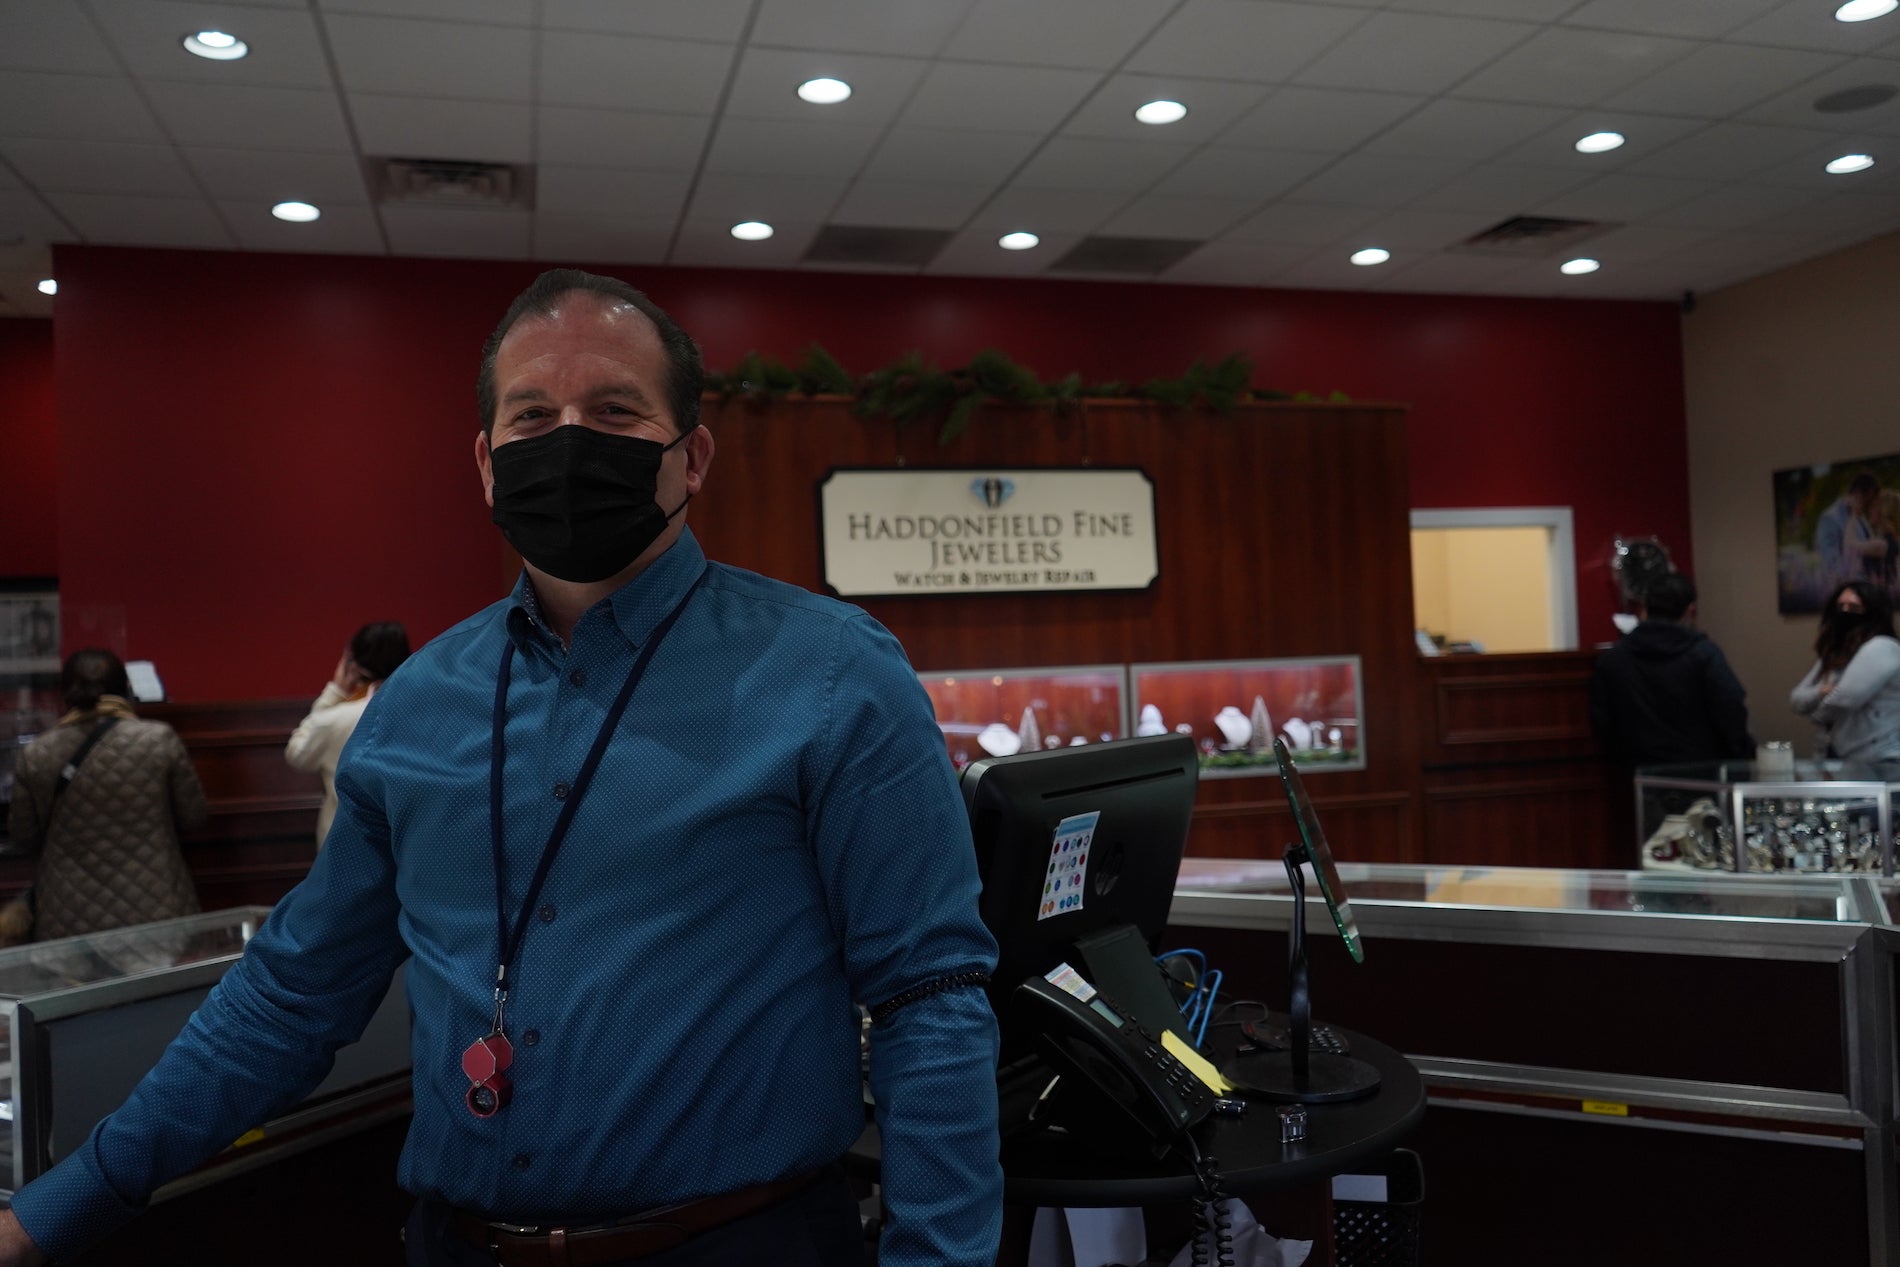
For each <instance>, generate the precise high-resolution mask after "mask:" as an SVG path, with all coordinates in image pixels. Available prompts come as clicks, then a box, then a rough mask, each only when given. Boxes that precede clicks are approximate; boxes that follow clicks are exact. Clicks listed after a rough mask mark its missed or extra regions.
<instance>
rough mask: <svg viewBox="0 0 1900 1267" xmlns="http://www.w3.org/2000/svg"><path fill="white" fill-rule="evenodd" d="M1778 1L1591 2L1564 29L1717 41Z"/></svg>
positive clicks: (1574, 12) (1567, 18)
mask: <svg viewBox="0 0 1900 1267" xmlns="http://www.w3.org/2000/svg"><path fill="white" fill-rule="evenodd" d="M1780 3H1781V0H1668V3H1666V4H1658V3H1657V2H1656V0H1590V2H1589V3H1588V4H1585V5H1583V6H1582V7H1580V8H1577V9H1574V10H1572V11H1571V12H1570V13H1568V14H1566V15H1565V16H1564V25H1565V26H1588V27H1595V28H1597V29H1598V30H1603V31H1640V32H1642V33H1643V34H1645V35H1681V36H1686V37H1688V38H1690V39H1708V40H1713V39H1720V38H1721V37H1722V36H1724V35H1727V34H1728V33H1729V32H1730V31H1733V30H1735V29H1736V28H1737V27H1740V26H1745V25H1746V24H1747V23H1749V22H1750V21H1753V20H1754V19H1755V18H1758V17H1760V16H1761V15H1762V14H1764V13H1766V12H1768V10H1770V9H1772V8H1774V7H1775V6H1776V5H1777V4H1780Z"/></svg>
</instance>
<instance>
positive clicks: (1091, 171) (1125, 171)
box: [1012, 136, 1192, 193]
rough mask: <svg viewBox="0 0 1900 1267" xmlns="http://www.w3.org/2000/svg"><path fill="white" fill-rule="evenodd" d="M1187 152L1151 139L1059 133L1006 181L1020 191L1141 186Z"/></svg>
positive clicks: (1163, 173) (1154, 178)
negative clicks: (1138, 140) (1144, 141)
mask: <svg viewBox="0 0 1900 1267" xmlns="http://www.w3.org/2000/svg"><path fill="white" fill-rule="evenodd" d="M1191 152H1192V147H1191V146H1186V145H1167V144H1164V143H1162V142H1159V141H1151V142H1149V143H1148V144H1146V145H1142V144H1138V143H1136V142H1133V141H1102V140H1097V139H1095V138H1093V137H1070V136H1059V137H1057V138H1056V139H1054V140H1053V141H1050V142H1049V143H1048V144H1047V145H1044V146H1043V147H1042V148H1041V149H1040V150H1038V151H1037V152H1036V156H1035V157H1034V158H1032V159H1030V160H1029V161H1028V162H1027V163H1025V164H1024V165H1023V169H1022V170H1021V171H1020V172H1018V173H1017V174H1016V178H1015V180H1014V181H1013V182H1012V183H1013V184H1014V185H1015V187H1017V188H1020V189H1125V190H1128V191H1129V192H1131V193H1132V192H1133V191H1135V190H1138V189H1146V188H1147V187H1148V186H1149V185H1152V184H1154V182H1155V181H1157V180H1159V179H1160V178H1161V177H1162V176H1163V175H1165V174H1166V173H1167V172H1168V170H1169V169H1170V168H1172V167H1174V166H1175V165H1177V164H1178V163H1180V162H1181V160H1182V159H1184V158H1186V157H1187V156H1188V155H1189V154H1190V153H1191Z"/></svg>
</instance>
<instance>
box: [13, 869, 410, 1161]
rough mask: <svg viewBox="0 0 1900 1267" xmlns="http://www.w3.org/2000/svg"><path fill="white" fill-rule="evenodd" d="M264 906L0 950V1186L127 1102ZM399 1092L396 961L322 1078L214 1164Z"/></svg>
mask: <svg viewBox="0 0 1900 1267" xmlns="http://www.w3.org/2000/svg"><path fill="white" fill-rule="evenodd" d="M269 913H270V912H269V908H267V907H261V906H247V907H239V908H236V909H233V910H227V911H212V912H207V913H205V914H202V915H192V916H187V917H185V918H183V919H175V920H163V921H160V922H158V923H154V924H139V925H134V926H133V927H130V928H120V929H113V930H111V931H109V932H100V933H93V934H89V935H87V936H83V937H68V938H64V939H62V940H59V941H48V942H35V943H31V944H29V945H25V946H15V947H11V948H9V949H6V950H0V1013H3V1014H4V1017H5V1021H6V1024H5V1026H4V1027H3V1028H0V1084H3V1085H0V1119H4V1120H0V1154H3V1156H0V1164H4V1169H3V1170H0V1196H4V1195H7V1194H11V1193H12V1192H15V1191H17V1190H18V1189H19V1188H20V1187H21V1186H22V1185H24V1184H25V1183H27V1182H28V1181H29V1180H31V1179H33V1178H34V1177H35V1176H36V1175H39V1174H40V1173H41V1172H43V1171H44V1170H46V1169H47V1168H48V1167H50V1166H52V1165H53V1164H54V1163H56V1162H57V1161H59V1160H60V1159H61V1158H62V1157H64V1156H66V1154H68V1153H70V1152H71V1151H72V1150H73V1149H74V1148H76V1147H78V1146H79V1144H80V1143H81V1142H82V1141H84V1140H85V1138H86V1136H87V1135H88V1134H89V1133H90V1132H91V1130H92V1128H93V1125H94V1124H95V1123H97V1122H98V1121H99V1120H100V1119H101V1118H103V1117H105V1116H106V1115H107V1114H109V1113H111V1112H112V1111H113V1110H114V1109H116V1108H117V1107H118V1106H119V1105H120V1103H122V1102H123V1101H124V1099H125V1097H126V1096H127V1095H128V1094H129V1093H130V1092H131V1090H132V1088H133V1087H134V1086H136V1085H137V1084H138V1081H139V1079H141V1078H143V1077H144V1076H145V1074H146V1072H147V1071H148V1070H150V1069H151V1067H152V1066H153V1065H154V1064H155V1063H157V1060H158V1057H159V1055H160V1054H161V1053H162V1052H163V1051H164V1050H165V1047H166V1046H167V1045H168V1044H169V1043H170V1042H171V1040H172V1039H173V1038H175V1037H176V1036H177V1035H178V1032H179V1030H180V1029H181V1028H183V1026H184V1023H185V1021H186V1019H187V1018H189V1017H190V1015H191V1013H192V1012H193V1011H195V1010H196V1009H197V1007H198V1005H199V1004H200V1003H202V1002H203V1001H204V998H205V996H206V995H207V994H209V993H210V991H211V987H212V986H213V985H215V984H216V983H217V981H218V979H219V978H220V977H222V976H223V975H224V973H225V972H226V971H227V970H229V969H230V967H231V966H232V965H233V964H235V963H236V962H237V961H238V959H239V958H240V957H241V956H242V955H243V953H244V947H245V945H246V943H248V942H249V941H250V939H251V936H252V935H253V934H254V933H255V932H256V931H257V929H258V927H259V925H260V924H261V923H262V922H263V920H264V918H265V917H266V916H267V915H268V914H269ZM408 1091H409V1016H408V998H407V995H406V993H405V991H404V989H403V984H402V974H401V973H400V972H398V973H397V974H396V977H395V980H394V982H393V983H392V984H391V986H390V989H389V992H388V994H387V995H386V996H385V997H384V999H383V1002H382V1005H381V1006H380V1007H379V1008H378V1009H377V1011H376V1013H375V1015H374V1016H373V1017H372V1018H371V1020H370V1023H369V1025H368V1027H367V1028H366V1029H365V1030H364V1032H363V1037H362V1038H361V1039H360V1040H359V1041H358V1042H356V1043H355V1044H353V1045H351V1046H349V1047H346V1048H344V1049H343V1050H341V1051H340V1052H338V1053H337V1058H336V1064H335V1066H334V1067H333V1068H332V1069H331V1072H330V1074H329V1076H328V1077H326V1078H325V1079H324V1080H323V1082H322V1083H321V1084H319V1085H318V1087H317V1089H316V1090H315V1091H313V1092H312V1093H311V1095H310V1096H309V1098H308V1099H306V1100H305V1101H304V1103H303V1105H301V1106H300V1107H299V1108H297V1109H295V1110H292V1112H291V1113H290V1114H288V1115H286V1117H284V1118H281V1119H279V1120H277V1121H275V1122H271V1123H266V1124H265V1125H264V1126H263V1127H261V1128H259V1129H258V1130H256V1131H252V1132H250V1134H248V1135H246V1136H245V1137H244V1138H243V1139H242V1140H239V1141H237V1142H236V1143H234V1144H233V1146H232V1149H230V1150H227V1153H226V1154H225V1156H224V1159H223V1165H224V1168H225V1169H228V1168H229V1166H230V1165H231V1163H232V1160H233V1156H234V1154H243V1155H244V1157H245V1159H246V1160H248V1159H249V1158H251V1157H259V1156H262V1155H266V1154H268V1155H273V1156H274V1155H280V1154H281V1150H282V1147H283V1145H284V1144H285V1143H287V1142H292V1141H295V1140H297V1139H299V1138H304V1139H308V1138H310V1137H312V1136H313V1135H315V1134H316V1133H317V1131H318V1129H319V1128H323V1129H328V1130H330V1131H331V1132H332V1133H334V1131H335V1129H336V1128H337V1127H338V1125H339V1123H341V1122H343V1121H345V1120H359V1121H361V1122H362V1123H363V1124H367V1123H368V1122H369V1121H371V1120H381V1119H382V1117H386V1116H389V1115H390V1112H391V1111H392V1106H393V1111H406V1109H407V1106H408ZM218 1169H219V1163H214V1164H213V1166H212V1167H210V1168H208V1170H210V1171H213V1172H215V1171H216V1170H218ZM186 1186H189V1185H186Z"/></svg>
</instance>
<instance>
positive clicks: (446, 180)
mask: <svg viewBox="0 0 1900 1267" xmlns="http://www.w3.org/2000/svg"><path fill="white" fill-rule="evenodd" d="M366 166H367V167H368V168H369V173H368V174H369V178H370V187H371V188H372V189H374V190H375V191H376V199H377V201H378V202H382V203H392V204H404V205H426V206H432V207H488V208H496V207H522V208H530V207H533V206H534V169H533V168H531V167H521V166H514V165H511V164H508V163H473V162H467V161H464V160H461V159H446V158H372V159H368V160H366Z"/></svg>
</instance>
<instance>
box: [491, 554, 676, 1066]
mask: <svg viewBox="0 0 1900 1267" xmlns="http://www.w3.org/2000/svg"><path fill="white" fill-rule="evenodd" d="M705 579H706V574H705V572H703V571H702V572H701V573H700V574H699V576H698V577H697V578H695V579H694V581H693V583H692V584H691V585H690V586H688V587H687V590H686V593H685V595H684V596H683V597H682V598H681V599H680V601H679V602H678V603H677V604H675V605H674V607H673V610H672V611H670V612H668V613H667V614H666V618H665V619H664V620H662V621H660V623H659V624H658V625H656V626H654V629H653V632H652V633H651V634H649V635H647V640H646V642H645V644H643V645H642V646H641V648H640V654H639V655H638V656H636V657H635V658H634V661H633V668H632V669H631V670H629V671H628V673H627V680H626V682H625V683H624V684H623V685H622V686H621V688H620V694H619V695H618V696H616V697H615V698H614V702H613V706H612V707H611V708H609V709H608V710H607V716H606V718H605V719H604V720H603V721H602V722H601V723H600V733H599V734H597V735H595V736H594V746H593V747H592V748H590V749H589V750H588V753H587V759H586V760H585V761H583V762H581V769H580V773H579V774H577V775H575V776H574V783H573V786H572V787H571V788H570V789H569V790H568V793H567V797H566V799H564V800H563V801H562V802H561V812H560V814H559V815H558V816H556V818H555V820H554V830H553V831H551V832H549V833H548V843H547V844H546V845H545V846H543V847H542V849H541V861H540V863H538V864H537V865H536V866H535V869H534V879H533V880H532V881H530V882H529V884H528V893H527V896H526V897H525V898H523V899H522V902H521V912H520V914H518V915H517V916H516V917H515V927H514V932H513V933H510V932H509V931H508V905H507V895H506V888H507V865H508V859H507V852H506V850H505V848H504V846H503V840H504V828H503V825H502V768H503V766H505V765H506V764H507V751H506V747H505V734H504V732H505V731H506V730H507V728H508V681H509V679H510V678H511V677H512V676H513V675H514V663H515V644H514V640H513V639H512V638H505V639H503V643H504V646H503V647H502V652H501V670H500V672H499V673H498V674H496V677H495V732H494V740H493V743H492V745H491V747H490V749H489V760H488V824H489V834H490V836H491V837H492V839H493V840H494V845H495V1023H494V1025H495V1032H496V1033H501V1032H502V1005H503V1003H504V1002H506V1000H507V998H508V965H509V964H511V963H513V962H514V959H515V955H516V953H517V952H518V951H519V950H520V949H521V939H522V937H523V936H525V935H526V933H527V931H528V918H529V916H530V915H531V914H533V912H534V903H535V899H536V898H538V897H540V896H541V885H542V884H543V883H544V882H545V881H546V880H547V878H548V870H549V868H551V867H552V866H553V865H554V855H555V854H556V853H558V852H559V851H560V848H561V841H562V840H563V839H565V838H566V836H567V828H568V824H569V823H572V822H573V821H574V811H575V810H576V809H577V808H579V806H580V803H581V797H583V796H585V795H586V794H587V785H588V784H589V783H591V782H593V778H594V771H595V770H596V769H598V768H599V766H600V759H601V757H602V756H603V755H605V753H606V751H607V744H608V742H609V741H610V740H612V739H613V734H614V730H615V729H616V728H617V727H618V726H619V725H620V718H621V716H622V714H624V713H625V712H626V711H627V702H628V701H629V700H631V699H632V698H633V691H634V688H635V687H637V686H639V685H640V678H641V677H642V676H643V675H644V674H645V673H646V671H647V665H648V664H649V663H651V662H652V660H653V655H654V652H656V651H658V650H659V649H660V643H661V642H662V641H664V640H665V638H666V635H667V634H668V633H669V632H670V631H671V630H672V628H673V625H674V622H676V621H677V620H679V618H680V614H681V613H682V612H684V611H685V610H686V604H687V603H689V602H691V601H692V598H693V595H694V594H696V593H698V592H699V586H700V582H702V581H704V580H705Z"/></svg>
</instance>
